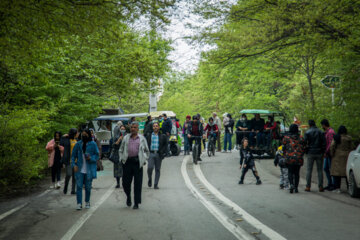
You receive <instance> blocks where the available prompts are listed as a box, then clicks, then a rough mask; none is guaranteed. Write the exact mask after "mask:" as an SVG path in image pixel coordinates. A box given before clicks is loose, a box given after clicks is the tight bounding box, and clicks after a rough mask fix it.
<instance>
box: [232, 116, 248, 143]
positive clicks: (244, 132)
mask: <svg viewBox="0 0 360 240" xmlns="http://www.w3.org/2000/svg"><path fill="white" fill-rule="evenodd" d="M235 128H236V146H237V147H238V149H240V144H241V141H242V139H243V138H244V137H246V138H249V131H250V130H251V124H250V121H248V119H247V116H246V114H245V113H243V114H242V115H241V118H240V119H239V120H238V121H237V123H236V126H235Z"/></svg>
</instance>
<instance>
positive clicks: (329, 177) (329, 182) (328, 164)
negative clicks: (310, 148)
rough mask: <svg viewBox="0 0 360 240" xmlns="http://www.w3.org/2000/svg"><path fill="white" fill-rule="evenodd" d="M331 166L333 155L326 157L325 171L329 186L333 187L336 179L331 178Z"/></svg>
mask: <svg viewBox="0 0 360 240" xmlns="http://www.w3.org/2000/svg"><path fill="white" fill-rule="evenodd" d="M330 168H331V157H326V158H324V172H325V175H326V178H327V181H328V186H329V187H332V186H333V185H334V180H333V179H331V175H330Z"/></svg>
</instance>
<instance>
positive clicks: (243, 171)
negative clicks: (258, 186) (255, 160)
mask: <svg viewBox="0 0 360 240" xmlns="http://www.w3.org/2000/svg"><path fill="white" fill-rule="evenodd" d="M249 169H250V170H251V171H252V173H253V175H254V177H255V178H256V180H259V179H260V178H259V175H258V173H257V171H256V168H255V165H254V166H249V165H246V167H244V168H243V169H242V172H241V177H240V179H241V180H242V181H244V178H245V174H246V173H247V171H248V170H249Z"/></svg>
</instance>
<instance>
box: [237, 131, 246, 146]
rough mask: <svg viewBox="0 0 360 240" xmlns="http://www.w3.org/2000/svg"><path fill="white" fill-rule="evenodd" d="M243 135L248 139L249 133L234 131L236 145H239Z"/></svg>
mask: <svg viewBox="0 0 360 240" xmlns="http://www.w3.org/2000/svg"><path fill="white" fill-rule="evenodd" d="M244 137H246V138H247V139H249V133H248V132H242V131H236V145H241V141H242V140H243V138H244Z"/></svg>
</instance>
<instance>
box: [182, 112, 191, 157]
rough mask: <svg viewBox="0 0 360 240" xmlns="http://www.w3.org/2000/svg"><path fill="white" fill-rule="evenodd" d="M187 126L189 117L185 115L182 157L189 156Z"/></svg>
mask: <svg viewBox="0 0 360 240" xmlns="http://www.w3.org/2000/svg"><path fill="white" fill-rule="evenodd" d="M189 124H191V116H190V115H187V116H186V120H185V122H184V124H183V129H182V133H183V136H184V155H189V154H190V149H191V148H190V139H189V137H188V135H187V133H186V132H187V129H188V127H189Z"/></svg>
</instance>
